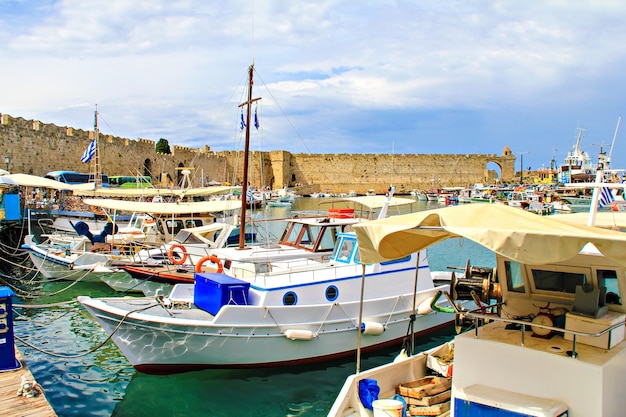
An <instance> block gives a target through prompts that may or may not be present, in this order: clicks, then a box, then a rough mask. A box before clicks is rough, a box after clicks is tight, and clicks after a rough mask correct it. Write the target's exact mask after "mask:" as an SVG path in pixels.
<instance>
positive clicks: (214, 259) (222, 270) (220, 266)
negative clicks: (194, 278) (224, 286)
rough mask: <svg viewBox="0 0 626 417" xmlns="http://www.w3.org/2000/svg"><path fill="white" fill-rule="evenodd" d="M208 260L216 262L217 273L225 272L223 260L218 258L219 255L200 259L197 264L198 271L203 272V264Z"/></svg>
mask: <svg viewBox="0 0 626 417" xmlns="http://www.w3.org/2000/svg"><path fill="white" fill-rule="evenodd" d="M206 261H211V262H213V263H214V264H216V265H217V273H218V274H221V273H223V272H224V267H222V261H220V258H218V257H217V256H213V255H211V256H205V257H204V258H202V259H200V261H198V263H197V264H196V273H198V274H199V273H201V272H202V264H203V263H205V262H206Z"/></svg>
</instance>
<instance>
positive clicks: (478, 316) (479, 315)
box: [462, 303, 626, 358]
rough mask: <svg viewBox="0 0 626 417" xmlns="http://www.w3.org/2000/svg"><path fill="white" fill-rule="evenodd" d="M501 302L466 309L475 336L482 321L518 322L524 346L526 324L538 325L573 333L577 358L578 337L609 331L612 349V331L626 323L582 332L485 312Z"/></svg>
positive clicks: (600, 334) (574, 355) (602, 333)
mask: <svg viewBox="0 0 626 417" xmlns="http://www.w3.org/2000/svg"><path fill="white" fill-rule="evenodd" d="M499 304H501V303H496V304H491V305H484V306H482V307H481V308H478V309H475V310H469V311H465V312H463V313H462V314H464V315H465V317H466V318H468V319H471V320H473V321H474V327H475V330H474V331H475V338H477V339H478V337H479V335H478V333H479V328H480V324H481V322H482V323H487V322H489V321H498V322H503V323H507V324H516V325H519V326H520V329H521V332H520V333H521V341H520V344H521V346H524V343H525V337H526V326H531V327H536V328H541V329H546V330H550V331H552V332H555V333H562V334H563V335H565V334H570V335H572V350H571V355H570V356H571V357H572V358H576V357H577V356H578V353H577V352H576V344H577V337H579V336H581V337H602V336H604V335H606V334H607V333H608V341H607V347H606V350H611V345H612V343H611V337H612V333H611V332H612V331H613V330H615V329H618V328H620V327H623V326H624V325H626V320H625V321H620V322H619V323H615V324H613V325H612V326H609V327H607V328H606V329H604V330H602V331H599V332H597V333H587V332H581V331H576V330H569V329H564V328H562V327H555V326H546V325H543V324H534V323H531V322H529V321H527V320H518V319H510V318H504V317H500V316H497V315H495V314H493V313H491V314H490V313H485V310H486V309H487V310H488V309H490V308H496V307H499Z"/></svg>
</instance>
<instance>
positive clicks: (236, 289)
mask: <svg viewBox="0 0 626 417" xmlns="http://www.w3.org/2000/svg"><path fill="white" fill-rule="evenodd" d="M194 279H195V285H194V292H193V302H194V304H195V305H196V306H197V307H198V308H201V309H203V310H205V311H208V312H209V313H211V314H213V315H215V314H217V312H218V311H220V309H221V308H222V306H225V305H229V304H236V305H247V304H248V290H249V289H250V283H249V282H246V281H242V280H240V279H237V278H233V277H230V276H228V275H224V274H217V273H208V272H207V273H200V274H195V276H194Z"/></svg>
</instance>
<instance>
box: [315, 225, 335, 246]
mask: <svg viewBox="0 0 626 417" xmlns="http://www.w3.org/2000/svg"><path fill="white" fill-rule="evenodd" d="M318 240H319V242H320V243H319V246H318V247H317V250H318V251H328V252H330V251H331V250H333V248H334V247H335V243H336V242H337V229H336V228H335V227H327V228H325V229H324V230H322V234H321V236H320V237H319V238H318Z"/></svg>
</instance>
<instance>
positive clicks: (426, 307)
mask: <svg viewBox="0 0 626 417" xmlns="http://www.w3.org/2000/svg"><path fill="white" fill-rule="evenodd" d="M432 302H433V297H428V298H427V299H425V300H424V301H422V302H421V303H420V304H419V305H418V306H417V314H428V313H432V312H433V309H432V307H431V306H430V304H431V303H432Z"/></svg>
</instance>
